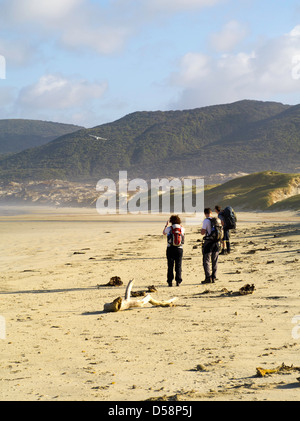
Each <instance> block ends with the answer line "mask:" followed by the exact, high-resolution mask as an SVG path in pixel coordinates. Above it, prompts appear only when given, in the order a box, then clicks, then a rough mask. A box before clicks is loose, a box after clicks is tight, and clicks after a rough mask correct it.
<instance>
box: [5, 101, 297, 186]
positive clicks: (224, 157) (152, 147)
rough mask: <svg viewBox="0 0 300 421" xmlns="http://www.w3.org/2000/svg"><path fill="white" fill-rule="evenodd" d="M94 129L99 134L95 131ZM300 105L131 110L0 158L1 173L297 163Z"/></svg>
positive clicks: (209, 169) (94, 175)
mask: <svg viewBox="0 0 300 421" xmlns="http://www.w3.org/2000/svg"><path fill="white" fill-rule="evenodd" d="M93 136H98V137H101V138H103V139H96V138H95V137H93ZM299 158H300V105H296V106H290V105H284V104H281V103H277V102H262V101H252V100H244V101H238V102H235V103H232V104H224V105H215V106H209V107H203V108H197V109H193V110H184V111H164V112H162V111H153V112H135V113H132V114H129V115H127V116H125V117H123V118H121V119H119V120H117V121H114V122H112V123H107V124H102V125H100V126H96V127H94V128H91V129H81V130H78V131H76V132H74V133H70V134H65V135H64V136H61V137H59V138H57V139H55V140H53V141H51V142H49V143H47V144H46V145H42V146H39V147H36V148H32V149H27V150H26V151H23V152H20V153H17V154H14V155H12V156H10V157H7V158H5V159H2V160H0V177H1V178H2V179H10V180H18V179H32V180H43V179H51V178H52V179H55V178H56V179H58V178H59V179H65V180H70V181H82V182H89V181H93V182H94V181H97V180H99V179H101V178H108V177H109V178H113V179H117V178H118V174H119V171H121V170H122V171H124V170H127V171H128V177H129V178H131V179H132V178H135V177H141V178H144V179H149V178H157V177H166V176H168V177H183V176H188V175H194V176H205V175H211V174H214V173H225V174H227V173H233V172H236V173H238V172H243V173H253V172H259V171H265V170H273V171H280V172H288V173H296V172H298V171H299V168H300V159H299Z"/></svg>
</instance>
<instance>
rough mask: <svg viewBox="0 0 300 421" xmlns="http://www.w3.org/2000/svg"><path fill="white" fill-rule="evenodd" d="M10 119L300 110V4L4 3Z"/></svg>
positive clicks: (1, 27)
mask: <svg viewBox="0 0 300 421" xmlns="http://www.w3.org/2000/svg"><path fill="white" fill-rule="evenodd" d="M0 12H1V15H0V118H1V119H3V118H28V119H39V120H47V121H57V122H64V123H73V124H79V125H83V126H85V127H94V126H96V125H99V124H103V123H107V122H110V121H114V120H116V119H118V118H121V117H123V116H124V115H126V114H128V113H131V112H134V111H145V110H146V111H155V110H163V111H165V110H174V109H178V110H179V109H190V108H197V107H203V106H208V105H214V104H224V103H230V102H234V101H237V100H240V99H256V100H263V101H278V102H283V103H286V104H291V105H293V104H298V103H299V102H300V101H299V98H300V4H299V2H298V1H296V0H273V1H270V0H266V1H261V0H260V1H258V0H0Z"/></svg>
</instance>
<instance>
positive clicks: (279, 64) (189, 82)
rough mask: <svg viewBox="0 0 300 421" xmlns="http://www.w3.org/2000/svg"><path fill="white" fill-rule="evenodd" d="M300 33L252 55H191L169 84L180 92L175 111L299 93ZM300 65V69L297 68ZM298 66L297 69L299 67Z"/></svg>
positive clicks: (257, 48)
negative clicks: (297, 75) (298, 59)
mask: <svg viewBox="0 0 300 421" xmlns="http://www.w3.org/2000/svg"><path fill="white" fill-rule="evenodd" d="M297 57H300V31H299V27H296V28H294V29H293V30H292V31H291V32H290V33H288V34H285V35H283V36H281V37H278V38H275V39H269V40H265V41H264V42H263V43H260V44H259V45H255V46H253V50H252V51H250V52H240V53H236V54H232V53H231V54H221V55H219V56H218V57H213V56H209V55H203V54H201V53H188V54H186V55H185V56H184V57H182V59H181V61H180V62H179V69H178V71H177V72H176V73H173V74H172V75H171V76H170V83H171V85H172V86H173V87H174V86H176V87H177V88H179V89H181V93H180V94H179V98H178V99H177V100H176V101H175V104H172V107H176V108H194V107H199V106H202V105H212V104H217V103H224V102H232V101H237V100H240V99H244V98H248V99H257V98H259V99H262V100H264V99H265V100H269V99H270V98H274V97H276V96H277V97H278V96H280V95H285V97H287V96H288V95H290V96H291V97H292V95H294V94H295V93H296V92H298V93H299V94H300V83H299V78H297V77H295V75H296V74H299V72H300V71H299V61H297V60H296V58H297ZM297 66H298V67H297ZM296 67H297V68H296Z"/></svg>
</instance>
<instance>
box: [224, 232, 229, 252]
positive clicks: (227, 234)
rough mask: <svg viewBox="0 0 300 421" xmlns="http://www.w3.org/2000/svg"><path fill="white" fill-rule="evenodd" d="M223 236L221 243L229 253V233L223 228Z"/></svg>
mask: <svg viewBox="0 0 300 421" xmlns="http://www.w3.org/2000/svg"><path fill="white" fill-rule="evenodd" d="M223 232H224V235H223V241H224V246H226V248H227V251H228V252H229V253H230V249H231V247H230V231H229V229H228V228H224V229H223Z"/></svg>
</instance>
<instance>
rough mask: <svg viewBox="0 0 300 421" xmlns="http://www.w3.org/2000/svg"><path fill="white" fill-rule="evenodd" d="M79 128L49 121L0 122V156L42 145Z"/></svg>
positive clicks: (16, 120) (79, 127)
mask: <svg viewBox="0 0 300 421" xmlns="http://www.w3.org/2000/svg"><path fill="white" fill-rule="evenodd" d="M82 128H83V127H81V126H75V125H73V124H63V123H53V122H51V121H40V120H24V119H11V120H0V154H8V153H15V152H20V151H23V150H25V149H28V148H33V147H35V146H40V145H44V144H45V143H48V142H50V141H51V140H53V139H56V138H58V137H59V136H62V135H64V134H67V133H73V132H75V131H77V130H79V129H82Z"/></svg>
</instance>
